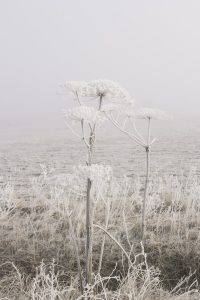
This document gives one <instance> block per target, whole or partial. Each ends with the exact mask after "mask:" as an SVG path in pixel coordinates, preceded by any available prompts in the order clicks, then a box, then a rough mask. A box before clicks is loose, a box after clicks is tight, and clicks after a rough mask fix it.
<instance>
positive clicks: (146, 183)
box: [141, 147, 149, 241]
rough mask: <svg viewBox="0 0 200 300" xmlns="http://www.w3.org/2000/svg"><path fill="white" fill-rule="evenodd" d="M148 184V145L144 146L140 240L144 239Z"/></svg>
mask: <svg viewBox="0 0 200 300" xmlns="http://www.w3.org/2000/svg"><path fill="white" fill-rule="evenodd" d="M148 185H149V147H148V148H146V178H145V186H144V198H143V205H142V236H141V240H142V241H143V240H144V233H145V214H146V201H147V193H148Z"/></svg>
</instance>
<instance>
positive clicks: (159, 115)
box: [135, 107, 169, 120]
mask: <svg viewBox="0 0 200 300" xmlns="http://www.w3.org/2000/svg"><path fill="white" fill-rule="evenodd" d="M135 117H136V118H137V119H149V120H150V119H154V120H167V119H169V116H168V115H167V114H166V113H165V112H164V111H162V110H160V109H156V108H147V107H145V108H141V109H140V110H138V111H137V112H135Z"/></svg>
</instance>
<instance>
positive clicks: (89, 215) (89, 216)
mask: <svg viewBox="0 0 200 300" xmlns="http://www.w3.org/2000/svg"><path fill="white" fill-rule="evenodd" d="M102 99H103V96H102V95H101V96H100V99H99V106H98V110H99V111H100V110H101V105H102ZM95 129H96V123H95V124H94V126H93V128H92V127H91V128H90V130H91V131H90V137H89V143H88V162H87V165H88V166H91V165H92V159H93V148H94V143H95ZM91 188H92V181H91V179H90V178H88V179H87V194H86V285H87V284H91V283H92V238H93V207H92V198H91Z"/></svg>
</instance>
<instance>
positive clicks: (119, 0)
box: [0, 0, 200, 131]
mask: <svg viewBox="0 0 200 300" xmlns="http://www.w3.org/2000/svg"><path fill="white" fill-rule="evenodd" d="M199 16H200V1H199V0H140V1H139V0H137V1H136V0H101V1H100V0H99V1H97V0H71V1H70V0H32V1H31V0H1V1H0V41H1V46H0V104H1V109H0V127H1V130H4V129H7V128H9V129H10V130H11V131H12V130H16V128H19V130H21V129H22V128H26V129H27V130H28V129H29V128H33V129H34V128H39V130H43V129H45V128H56V127H59V126H62V125H61V124H64V123H63V122H64V121H63V116H62V110H63V109H64V108H67V106H68V103H70V101H71V100H69V98H67V97H66V99H64V97H60V96H59V95H57V90H58V89H57V87H58V84H59V83H62V82H64V81H65V80H80V79H81V80H91V79H98V78H106V79H112V80H115V81H117V82H119V83H120V84H121V85H122V86H124V87H125V88H127V89H128V90H129V92H130V93H131V94H132V96H133V97H134V98H135V99H136V103H137V106H153V107H158V108H161V109H165V110H167V111H169V112H170V113H173V114H175V115H177V116H178V115H179V116H187V117H193V116H196V117H199V116H200V84H199V82H200V18H199ZM20 128H21V129H20Z"/></svg>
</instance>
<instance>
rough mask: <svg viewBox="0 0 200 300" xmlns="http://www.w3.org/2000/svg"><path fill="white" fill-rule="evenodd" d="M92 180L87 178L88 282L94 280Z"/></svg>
mask: <svg viewBox="0 0 200 300" xmlns="http://www.w3.org/2000/svg"><path fill="white" fill-rule="evenodd" d="M91 187H92V181H91V180H90V179H89V178H88V179H87V198H86V284H91V280H92V209H91Z"/></svg>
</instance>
